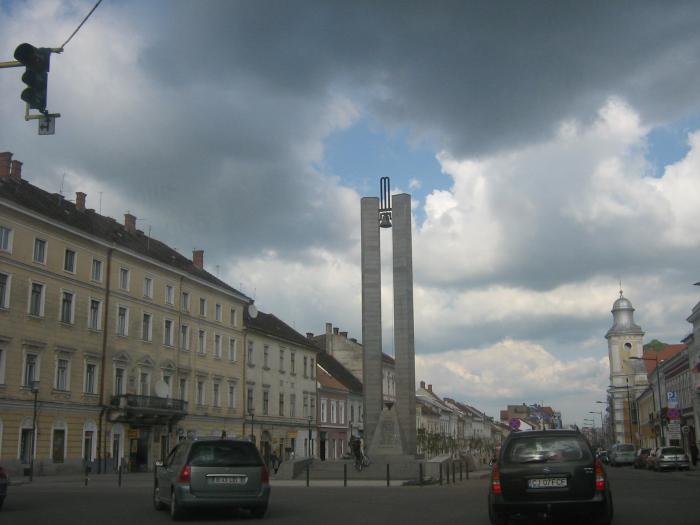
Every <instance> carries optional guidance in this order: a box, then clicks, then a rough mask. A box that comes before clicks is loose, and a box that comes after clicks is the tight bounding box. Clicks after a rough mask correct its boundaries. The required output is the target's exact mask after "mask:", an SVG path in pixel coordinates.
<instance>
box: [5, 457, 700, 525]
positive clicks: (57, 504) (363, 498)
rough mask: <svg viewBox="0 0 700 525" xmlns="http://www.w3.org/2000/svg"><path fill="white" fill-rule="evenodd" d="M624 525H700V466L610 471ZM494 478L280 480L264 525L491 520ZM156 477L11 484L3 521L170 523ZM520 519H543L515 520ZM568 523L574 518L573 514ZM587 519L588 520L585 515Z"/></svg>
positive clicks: (201, 518)
mask: <svg viewBox="0 0 700 525" xmlns="http://www.w3.org/2000/svg"><path fill="white" fill-rule="evenodd" d="M609 472H610V479H611V483H612V489H613V496H614V501H615V520H614V523H615V524H617V525H647V524H648V525H656V524H664V525H666V524H668V525H700V508H699V507H698V505H697V501H698V498H699V497H700V471H696V472H693V473H690V474H687V473H683V472H669V473H656V472H649V471H637V470H633V469H632V468H618V469H612V468H611V469H609ZM487 489H488V480H487V479H472V480H469V481H464V482H461V483H460V482H458V483H457V484H455V485H444V486H428V487H399V486H397V487H383V486H352V487H347V488H343V487H327V486H315V487H314V486H312V487H309V488H306V487H304V486H288V485H284V486H282V485H277V486H275V485H274V482H273V495H272V500H271V505H270V511H269V513H268V515H267V516H266V518H265V519H264V521H263V522H264V523H270V524H274V523H288V524H291V523H293V524H305V525H306V524H324V525H328V524H332V525H346V524H347V525H363V524H377V525H380V524H381V525H392V524H397V525H399V524H400V525H405V524H413V523H420V524H426V525H433V524H434V525H439V524H443V523H444V524H449V525H455V524H469V525H481V524H483V525H488V523H489V521H488V515H487V508H486V491H487ZM150 498H151V488H150V478H149V477H147V476H144V475H142V476H140V477H137V476H131V477H129V478H127V479H125V483H124V486H123V487H122V488H118V487H117V486H116V484H115V483H114V482H113V478H112V479H111V480H110V479H109V478H102V479H100V478H99V477H96V478H95V479H94V480H93V481H91V482H90V484H89V486H88V487H84V486H83V484H82V483H80V482H79V481H78V480H77V479H75V480H61V481H52V480H51V479H49V478H46V479H42V480H39V481H36V482H35V483H33V484H25V485H22V486H12V487H10V493H9V495H8V498H7V500H6V501H5V507H4V508H3V510H2V511H0V523H3V524H4V523H7V524H8V525H9V524H12V525H22V524H32V525H36V524H44V523H46V524H51V525H62V524H82V523H97V524H98V525H111V524H115V525H116V524H119V525H124V524H127V525H137V524H141V523H149V524H152V523H168V522H169V521H170V520H169V516H168V514H167V513H166V512H157V511H155V510H153V507H152V505H151V499H150ZM231 521H238V522H256V521H257V520H254V519H252V518H250V517H249V516H248V515H247V514H246V513H245V512H239V513H232V512H230V511H226V512H207V513H199V512H198V513H197V514H196V515H191V516H189V517H188V519H187V520H186V522H187V523H193V524H194V523H221V522H231ZM513 523H523V524H524V523H538V522H537V521H531V522H528V521H517V522H516V521H514V522H513ZM566 523H567V524H568V523H571V521H570V520H567V521H566ZM581 523H585V521H581Z"/></svg>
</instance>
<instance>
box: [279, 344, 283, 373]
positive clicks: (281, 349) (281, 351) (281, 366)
mask: <svg viewBox="0 0 700 525" xmlns="http://www.w3.org/2000/svg"><path fill="white" fill-rule="evenodd" d="M280 372H284V348H280Z"/></svg>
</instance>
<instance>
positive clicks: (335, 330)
mask: <svg viewBox="0 0 700 525" xmlns="http://www.w3.org/2000/svg"><path fill="white" fill-rule="evenodd" d="M338 330H340V328H338V327H337V326H334V327H333V333H334V334H335V335H338Z"/></svg>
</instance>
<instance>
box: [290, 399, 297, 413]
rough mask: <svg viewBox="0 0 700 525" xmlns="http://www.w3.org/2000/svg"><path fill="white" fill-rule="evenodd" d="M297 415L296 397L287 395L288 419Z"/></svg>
mask: <svg viewBox="0 0 700 525" xmlns="http://www.w3.org/2000/svg"><path fill="white" fill-rule="evenodd" d="M296 415H297V395H296V394H289V417H296Z"/></svg>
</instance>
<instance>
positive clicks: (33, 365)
mask: <svg viewBox="0 0 700 525" xmlns="http://www.w3.org/2000/svg"><path fill="white" fill-rule="evenodd" d="M38 371H39V356H37V355H36V354H27V355H25V357H24V377H23V378H22V379H23V380H24V382H23V384H24V386H32V384H33V383H34V381H35V380H36V379H37V378H38V377H39V374H38V373H37V372H38Z"/></svg>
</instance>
